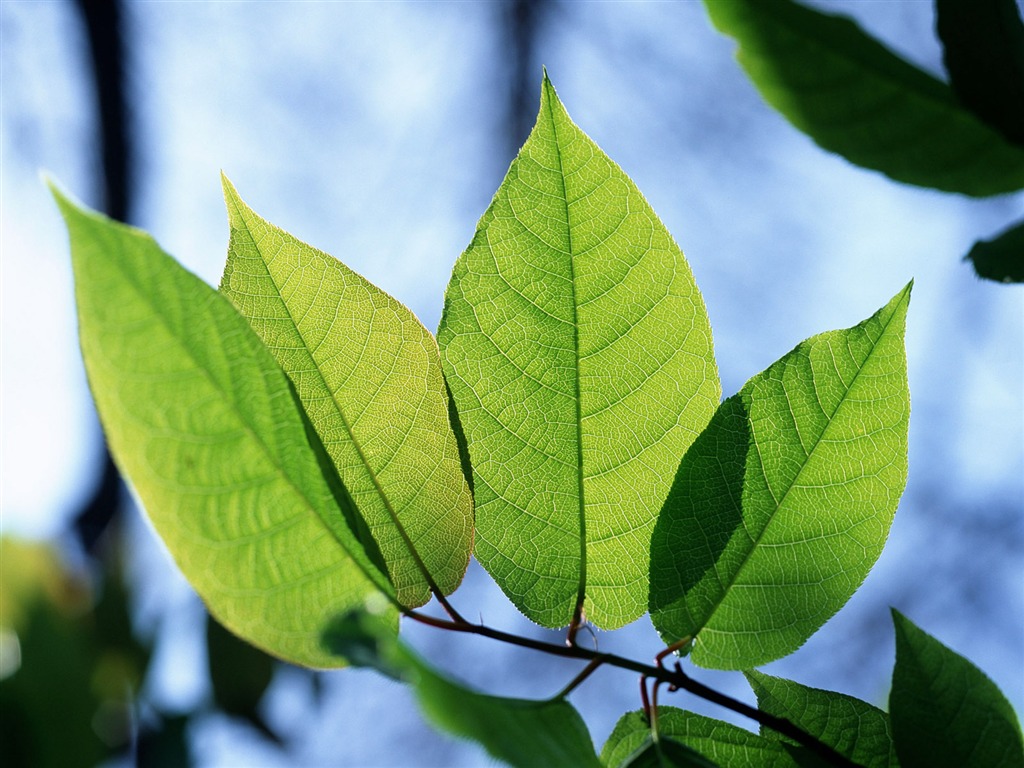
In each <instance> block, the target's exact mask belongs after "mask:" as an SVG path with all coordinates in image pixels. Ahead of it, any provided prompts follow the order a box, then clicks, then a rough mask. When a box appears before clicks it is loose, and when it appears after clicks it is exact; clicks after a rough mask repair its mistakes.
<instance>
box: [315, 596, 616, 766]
mask: <svg viewBox="0 0 1024 768" xmlns="http://www.w3.org/2000/svg"><path fill="white" fill-rule="evenodd" d="M323 640H324V646H325V648H327V649H329V650H331V651H333V652H335V653H339V654H341V655H342V656H344V657H345V658H347V659H349V660H351V662H352V663H353V664H356V665H359V666H366V667H372V668H374V669H377V670H378V671H380V672H383V673H384V674H386V675H388V676H390V677H394V678H396V679H398V680H402V681H404V682H406V683H408V684H409V685H411V686H412V687H413V689H414V690H415V692H416V698H417V700H418V701H419V704H420V707H421V708H422V710H423V713H424V714H425V715H426V717H427V718H428V719H429V720H430V721H431V722H432V723H433V724H434V725H435V726H436V727H437V728H440V729H441V730H444V731H447V732H448V733H451V734H453V735H455V736H459V737H461V738H464V739H471V740H473V741H475V742H477V743H479V744H481V745H482V746H483V747H484V748H485V749H486V750H487V751H488V752H489V753H490V754H491V755H493V756H494V757H496V758H498V759H499V760H503V761H504V762H506V763H508V764H509V765H513V766H520V768H536V767H537V766H563V765H564V766H580V767H581V768H597V767H598V766H600V765H601V764H600V762H599V761H598V759H597V755H596V754H595V752H594V745H593V743H592V742H591V740H590V734H589V732H588V731H587V726H586V724H585V723H584V722H583V718H581V717H580V715H579V713H578V712H577V711H576V709H575V708H574V707H573V706H572V704H570V703H569V702H568V701H566V700H565V699H562V698H555V699H547V700H541V701H531V700H526V699H507V698H502V697H499V696H486V695H484V694H482V693H477V692H476V691H474V690H471V689H469V688H466V687H464V686H462V685H460V684H458V683H455V682H453V681H452V680H449V679H448V678H447V677H445V676H443V675H441V674H439V673H437V672H435V671H434V670H433V669H432V668H431V667H430V666H429V665H428V664H427V663H426V662H425V661H423V660H422V659H421V658H419V657H418V656H417V655H416V654H415V653H413V652H412V651H410V650H409V649H408V648H406V647H405V645H403V644H402V643H401V642H399V640H398V639H397V638H395V637H394V636H393V635H392V634H391V633H390V632H389V631H388V630H387V628H386V627H384V626H382V625H381V624H380V622H379V620H378V619H376V618H375V617H374V616H372V615H370V614H367V613H365V612H356V613H349V614H346V615H344V616H341V617H340V618H339V619H338V620H336V621H335V622H333V623H332V624H331V626H330V628H329V629H328V630H327V631H326V632H325V633H324V638H323Z"/></svg>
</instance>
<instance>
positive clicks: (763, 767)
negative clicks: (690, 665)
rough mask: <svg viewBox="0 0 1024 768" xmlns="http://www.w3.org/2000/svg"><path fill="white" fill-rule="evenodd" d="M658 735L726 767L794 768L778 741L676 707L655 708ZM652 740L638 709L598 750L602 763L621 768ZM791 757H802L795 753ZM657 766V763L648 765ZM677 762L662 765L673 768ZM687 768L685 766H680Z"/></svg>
mask: <svg viewBox="0 0 1024 768" xmlns="http://www.w3.org/2000/svg"><path fill="white" fill-rule="evenodd" d="M658 734H659V736H660V737H661V738H663V739H671V740H673V741H676V742H679V743H680V744H683V745H685V746H687V747H689V748H690V749H692V750H694V751H696V752H698V753H699V754H700V755H703V756H704V757H705V758H706V759H708V760H710V761H712V764H718V765H721V766H723V767H725V768H794V767H795V766H796V765H798V764H797V762H795V760H794V759H793V757H792V755H791V753H790V752H789V751H787V749H786V747H785V746H783V744H782V743H781V742H780V741H778V740H777V739H773V738H772V739H770V738H765V737H764V736H760V735H758V734H756V733H751V732H750V731H746V730H744V729H742V728H739V727H737V726H735V725H732V724H730V723H723V722H722V721H720V720H713V719H712V718H710V717H704V716H703V715H697V714H694V713H693V712H686V711H684V710H682V709H678V708H676V707H658ZM650 738H651V726H650V724H649V723H648V721H647V718H646V717H645V716H644V713H643V712H642V711H640V710H638V711H636V712H629V713H627V714H625V715H623V716H622V717H621V718H620V719H619V722H618V723H616V725H615V728H614V730H612V733H611V736H609V737H608V741H606V742H605V745H604V747H603V748H602V750H601V762H602V763H604V764H605V765H606V766H608V768H624V767H625V766H627V765H630V763H629V761H630V760H631V759H634V758H636V757H641V756H642V757H644V758H647V757H649V756H648V755H642V754H641V753H642V751H643V750H644V749H645V744H646V742H647V741H648V740H649V739H650ZM793 754H801V753H800V750H795V752H794V753H793ZM648 764H649V765H658V763H648ZM676 764H677V763H671V762H669V763H664V765H676ZM682 765H686V763H682Z"/></svg>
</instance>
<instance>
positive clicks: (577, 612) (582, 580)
mask: <svg viewBox="0 0 1024 768" xmlns="http://www.w3.org/2000/svg"><path fill="white" fill-rule="evenodd" d="M545 81H547V77H546V75H545ZM545 85H546V87H547V89H548V90H549V93H548V94H547V96H548V100H547V111H548V119H549V120H550V121H551V132H552V134H553V135H554V139H555V158H556V159H557V160H558V180H559V182H560V183H561V186H562V201H563V203H564V204H565V228H566V238H567V240H568V243H567V245H568V249H567V250H568V253H567V256H568V257H569V285H570V288H571V291H572V343H573V355H574V357H575V361H576V364H575V365H574V366H573V378H574V380H573V395H574V400H575V408H576V489H577V494H578V499H579V503H578V512H577V514H578V515H579V524H580V530H579V536H580V574H579V582H578V584H577V588H576V604H575V606H574V607H573V616H572V625H577V624H578V623H579V622H581V621H582V620H583V603H584V601H585V600H586V594H587V523H586V507H585V504H584V477H583V407H582V402H581V396H580V393H581V387H580V324H579V316H578V314H579V313H578V304H577V296H576V264H575V260H574V258H573V243H572V222H571V215H570V207H569V193H568V191H567V190H566V186H565V167H564V165H563V163H562V148H561V145H560V144H559V140H558V122H557V121H556V120H555V109H554V104H553V98H552V97H553V93H552V92H553V90H554V88H553V87H552V86H551V84H550V82H546V83H545Z"/></svg>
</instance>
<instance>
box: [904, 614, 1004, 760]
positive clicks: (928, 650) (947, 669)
mask: <svg viewBox="0 0 1024 768" xmlns="http://www.w3.org/2000/svg"><path fill="white" fill-rule="evenodd" d="M892 616H893V622H894V623H895V625H896V667H895V668H894V669H893V673H892V690H891V692H890V693H889V715H890V717H891V718H892V729H893V736H894V738H895V741H896V754H897V755H899V758H900V764H901V765H902V766H903V768H918V767H919V766H920V768H924V767H925V766H927V767H928V768H945V766H949V767H950V768H953V767H954V766H955V768H1021V766H1024V743H1022V741H1021V730H1020V722H1019V721H1018V720H1017V716H1016V714H1014V711H1013V707H1012V706H1011V705H1010V702H1009V701H1007V700H1006V697H1005V696H1003V694H1002V692H1001V691H1000V690H999V689H998V688H997V687H996V685H995V683H993V682H992V681H991V680H990V679H989V678H988V677H987V676H986V675H985V673H984V672H982V671H981V670H980V669H978V668H977V667H976V666H974V665H973V664H972V663H971V662H969V661H968V660H967V659H965V658H964V657H963V656H960V655H959V654H957V653H954V652H953V651H951V650H950V649H949V648H947V647H946V646H944V645H943V644H942V643H940V642H939V641H938V640H936V639H935V638H934V637H932V636H931V635H929V634H927V633H926V632H924V631H922V630H920V629H918V628H917V627H916V626H914V624H913V623H911V622H910V621H909V620H908V619H907V618H906V617H905V616H902V615H901V614H900V613H898V612H897V611H893V612H892Z"/></svg>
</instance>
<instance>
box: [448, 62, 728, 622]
mask: <svg viewBox="0 0 1024 768" xmlns="http://www.w3.org/2000/svg"><path fill="white" fill-rule="evenodd" d="M438 341H439V343H440V345H441V350H442V361H443V364H444V366H445V372H446V374H447V377H448V382H449V384H450V386H451V390H452V393H453V395H454V399H455V403H456V405H457V406H458V411H459V417H460V419H461V421H462V425H463V428H464V430H465V435H466V440H467V444H468V448H469V454H470V458H471V459H472V464H473V472H474V493H475V497H476V509H477V536H478V541H477V545H476V554H477V557H478V559H479V560H480V562H481V563H482V564H483V566H484V567H485V568H486V569H487V570H488V571H489V572H490V573H491V575H492V576H493V577H494V579H495V580H496V581H497V582H498V584H499V585H500V586H501V588H502V589H503V590H504V592H505V593H506V594H507V595H508V596H509V598H510V599H511V600H512V601H513V603H515V605H516V606H518V607H519V608H520V610H522V611H523V612H524V613H525V614H526V615H527V616H528V617H530V618H531V619H533V620H534V621H536V622H539V623H541V624H544V625H546V626H551V627H554V626H561V625H565V624H568V623H569V622H570V621H571V620H572V619H573V617H574V611H575V610H576V609H577V607H579V606H580V605H583V606H584V608H585V615H586V618H588V619H589V620H591V621H593V622H594V623H596V624H597V625H599V626H602V627H605V628H614V627H618V626H621V625H623V624H625V623H627V622H629V621H632V620H633V619H636V618H638V617H639V616H641V615H642V614H643V613H644V612H645V610H646V604H647V586H648V562H649V546H650V534H651V529H652V527H653V525H654V521H655V517H656V515H657V511H658V509H659V508H660V506H661V503H662V501H663V500H664V497H665V493H666V492H667V491H668V485H669V482H670V480H671V474H672V471H673V470H674V469H675V466H676V465H677V464H678V462H679V458H680V457H681V456H682V455H683V453H684V452H685V450H686V448H687V446H689V444H690V443H691V442H692V440H693V439H694V438H695V437H696V435H697V434H698V433H699V432H700V430H701V429H702V428H703V427H704V425H705V424H706V423H707V420H708V418H710V415H711V413H712V412H713V410H714V407H715V405H716V404H717V402H718V398H719V393H720V389H719V384H718V374H717V370H716V368H715V363H714V358H713V353H712V343H711V330H710V326H709V324H708V319H707V314H706V311H705V309H704V304H703V300H702V298H701V296H700V293H699V292H698V290H697V287H696V285H695V283H694V280H693V276H692V274H691V272H690V269H689V267H688V265H687V264H686V261H685V259H684V258H683V255H682V252H681V251H680V250H679V248H678V246H677V245H676V244H675V242H674V241H673V240H672V238H671V236H670V235H669V234H668V232H667V230H666V229H665V227H664V226H663V225H662V224H661V222H660V221H658V219H657V217H656V216H655V214H654V212H653V211H652V210H651V208H650V206H649V205H648V204H647V202H646V201H645V200H644V198H643V196H642V195H641V194H640V192H639V191H638V190H637V188H636V186H635V185H634V184H633V183H632V182H631V181H630V179H629V178H628V177H627V176H626V175H625V173H623V171H622V170H621V169H620V168H619V167H618V166H616V165H615V164H614V163H613V162H612V161H611V160H610V159H609V158H608V157H607V156H606V155H605V154H604V153H603V152H602V151H601V150H600V149H599V148H598V147H597V145H596V144H595V143H594V142H593V141H592V140H591V139H590V138H588V137H587V136H586V135H585V134H584V133H583V132H582V131H581V130H580V129H579V128H578V127H577V126H576V125H575V124H574V123H573V122H572V120H571V119H570V118H569V116H568V114H567V113H566V111H565V109H564V107H563V106H562V105H561V103H560V102H559V100H558V97H557V96H556V95H555V91H554V88H553V87H552V86H551V83H550V81H548V80H547V78H545V80H544V85H543V91H542V98H541V107H540V113H539V115H538V118H537V123H536V125H535V127H534V129H533V132H532V133H531V134H530V137H529V139H528V140H527V142H526V144H525V145H524V147H523V149H522V151H521V152H520V153H519V156H518V157H517V158H516V159H515V161H514V162H513V163H512V166H511V168H510V169H509V172H508V175H507V176H506V178H505V180H504V182H503V183H502V185H501V187H500V188H499V190H498V192H497V194H496V195H495V197H494V200H493V201H492V203H491V205H490V207H489V208H488V210H487V212H486V213H485V214H484V216H483V217H482V218H481V220H480V223H479V225H478V228H477V231H476V235H475V236H474V238H473V241H472V243H471V244H470V245H469V247H468V249H467V250H466V251H465V253H463V254H462V256H461V257H460V258H459V260H458V262H457V263H456V265H455V269H454V271H453V274H452V279H451V282H450V283H449V286H448V290H447V294H446V298H445V308H444V314H443V316H442V319H441V325H440V329H439V331H438Z"/></svg>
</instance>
